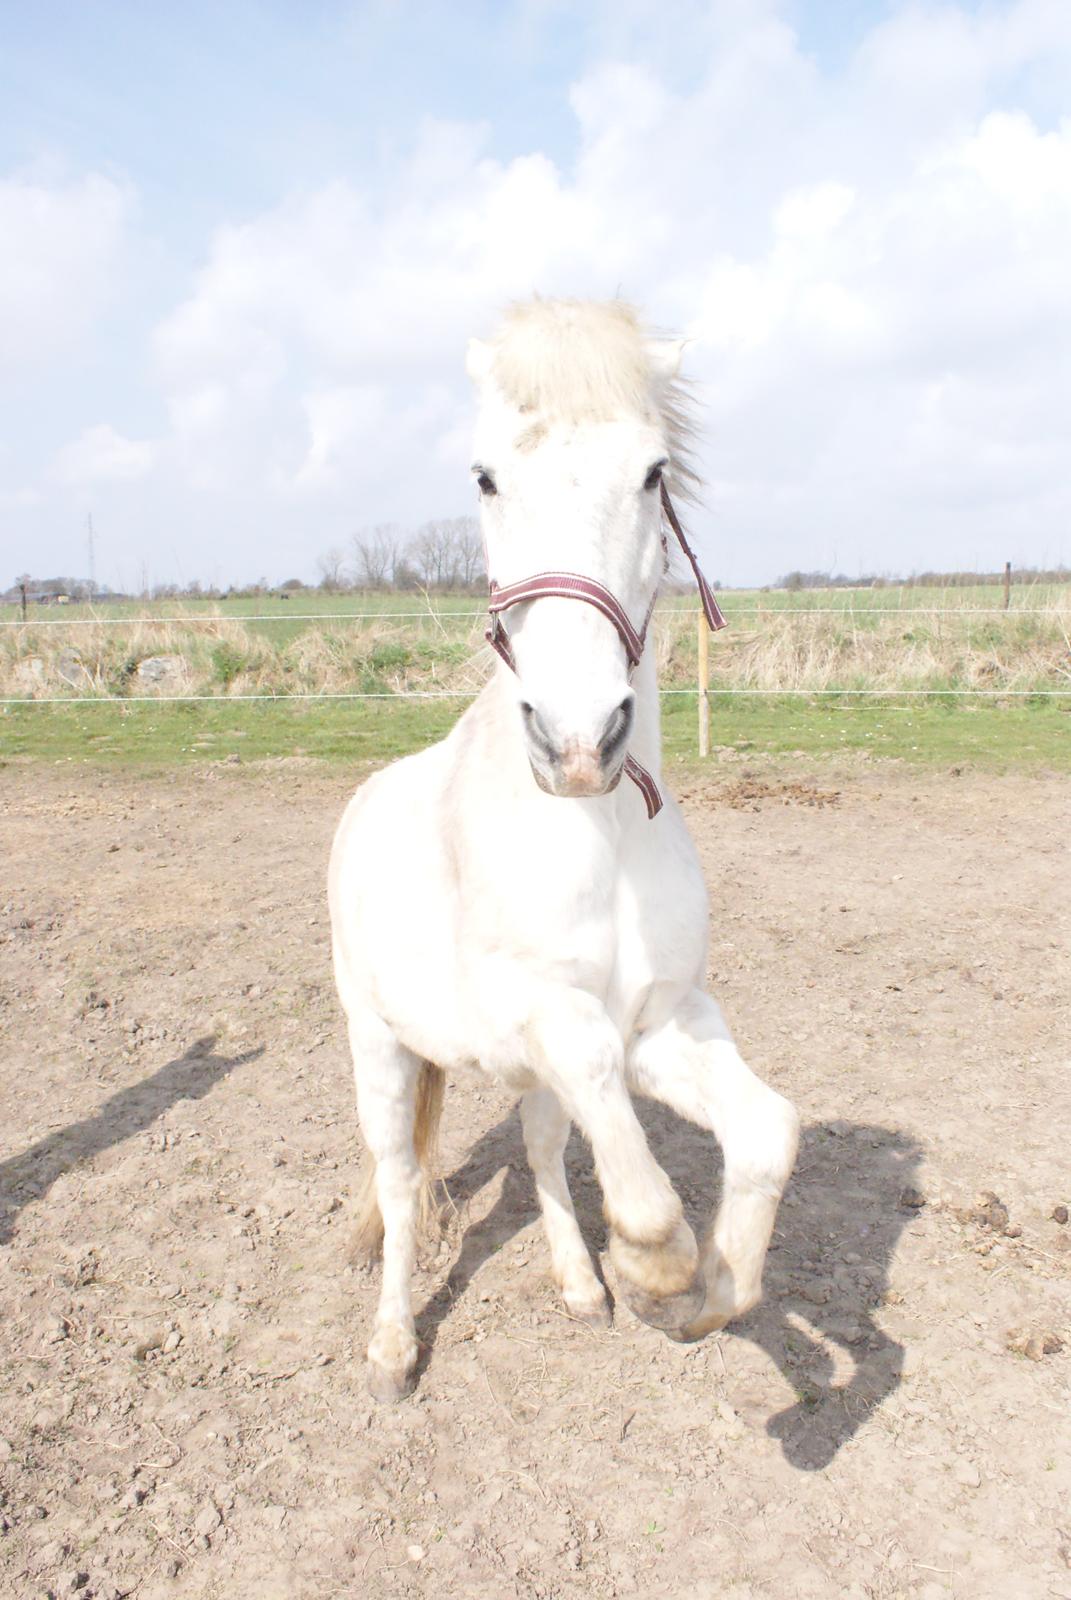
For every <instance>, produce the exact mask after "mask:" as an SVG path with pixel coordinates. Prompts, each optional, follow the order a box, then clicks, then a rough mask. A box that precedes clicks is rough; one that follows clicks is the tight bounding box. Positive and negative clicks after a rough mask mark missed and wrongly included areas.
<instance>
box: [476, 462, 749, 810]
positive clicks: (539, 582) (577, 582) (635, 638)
mask: <svg viewBox="0 0 1071 1600" xmlns="http://www.w3.org/2000/svg"><path fill="white" fill-rule="evenodd" d="M661 488H662V510H663V511H664V512H665V514H666V520H667V521H668V523H669V525H670V527H671V528H672V529H673V532H674V533H675V534H676V536H677V541H678V543H679V544H680V547H681V549H682V550H683V551H684V554H685V555H686V556H687V558H688V565H689V566H690V567H691V569H692V572H693V574H694V576H695V581H696V585H697V587H698V589H699V598H700V601H701V602H702V606H703V615H704V616H705V617H706V619H707V626H708V627H709V628H710V630H711V632H712V633H716V632H717V630H718V629H719V628H724V627H726V626H727V623H726V621H725V618H724V616H723V615H722V612H721V607H720V606H719V605H718V602H717V600H716V599H715V598H714V591H713V589H712V588H711V587H710V584H709V583H708V582H707V580H706V578H705V577H704V576H703V573H702V572H701V571H700V567H699V563H698V561H697V560H696V558H695V554H694V552H693V550H692V547H691V545H690V544H689V543H688V541H687V539H686V538H685V537H684V529H683V528H682V527H681V525H680V520H679V519H678V517H677V513H676V511H674V509H673V502H672V500H671V499H670V498H669V490H668V489H667V488H666V484H665V479H663V480H662V485H661ZM662 549H663V550H664V551H665V552H666V556H667V561H668V555H669V552H668V549H667V546H666V536H665V533H663V534H662ZM488 586H489V589H490V599H489V600H488V603H487V609H488V611H489V612H490V615H491V623H490V626H489V627H488V629H487V634H486V638H487V642H488V644H489V645H490V646H491V648H492V650H494V651H496V652H497V654H498V655H499V656H500V657H501V658H502V660H503V661H504V662H505V663H506V666H507V667H508V668H509V669H510V671H511V672H516V670H517V663H516V661H515V660H514V657H513V646H512V645H511V644H510V638H509V634H508V633H507V632H506V625H505V623H504V622H503V621H502V613H503V611H508V610H509V608H510V607H511V606H516V605H520V603H521V602H522V601H523V600H543V599H546V598H548V597H549V596H554V597H555V598H556V599H559V600H583V601H585V602H586V603H587V604H588V605H590V606H594V607H595V609H596V610H597V611H601V612H602V614H603V616H604V617H606V618H607V619H608V620H609V621H610V622H612V623H613V625H614V627H615V628H616V629H617V632H618V634H619V636H620V639H621V643H622V644H623V645H624V647H625V655H626V657H627V659H628V664H629V677H630V678H631V677H632V674H633V672H634V671H635V670H636V668H637V667H638V666H639V662H640V657H641V656H642V654H643V647H644V644H645V642H646V639H647V625H648V623H649V622H650V620H651V612H652V611H653V610H654V600H653V599H652V601H651V604H650V606H649V607H648V611H647V615H646V617H645V618H644V621H643V627H642V628H641V629H640V631H639V633H637V632H636V629H635V628H634V627H633V626H632V623H631V622H630V621H629V617H628V613H627V612H626V611H625V608H624V606H623V605H622V604H621V602H620V600H618V598H617V596H616V595H613V594H611V593H610V590H609V589H607V588H606V587H605V585H604V584H601V583H598V582H597V581H596V580H595V579H594V578H585V577H583V576H582V575H581V574H580V573H578V572H538V573H536V575H535V576H534V577H532V578H522V579H521V580H520V582H519V583H508V584H506V585H505V586H504V587H502V588H499V586H498V584H497V583H495V581H494V579H493V578H492V579H490V580H489V585H488ZM623 770H624V771H625V772H626V773H627V774H628V776H629V777H630V778H631V779H632V781H633V783H634V784H635V785H636V787H637V788H638V789H639V791H640V793H641V794H642V795H643V799H644V804H645V805H646V807H647V816H648V819H651V818H653V817H657V815H658V813H659V812H660V811H661V809H662V796H661V795H660V794H659V792H658V785H657V783H655V781H654V779H653V778H652V777H651V774H650V773H649V772H648V771H647V768H646V767H644V766H641V765H640V763H639V762H638V761H637V760H636V758H635V756H631V755H629V756H626V757H625V761H624V768H623Z"/></svg>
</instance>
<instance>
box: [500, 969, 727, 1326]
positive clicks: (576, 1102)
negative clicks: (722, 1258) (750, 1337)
mask: <svg viewBox="0 0 1071 1600" xmlns="http://www.w3.org/2000/svg"><path fill="white" fill-rule="evenodd" d="M526 1031H527V1036H528V1039H529V1041H530V1044H531V1046H533V1047H534V1051H533V1060H532V1063H531V1065H532V1067H533V1070H534V1071H535V1072H536V1074H537V1075H538V1076H539V1077H540V1078H541V1079H542V1081H543V1083H544V1084H545V1085H546V1086H547V1087H548V1088H550V1089H552V1090H553V1091H554V1093H555V1094H556V1095H557V1097H558V1099H559V1100H560V1101H561V1103H562V1105H563V1106H564V1108H565V1110H566V1111H567V1112H568V1113H569V1115H570V1116H571V1117H572V1119H573V1121H574V1122H576V1123H577V1124H578V1126H579V1127H580V1129H581V1131H582V1132H583V1133H584V1134H585V1136H586V1137H587V1139H588V1141H589V1142H590V1144H591V1149H592V1154H593V1156H594V1158H595V1170H596V1173H597V1174H598V1178H599V1182H600V1184H601V1185H602V1192H603V1202H604V1210H605V1214H606V1220H607V1222H608V1223H609V1227H610V1260H611V1261H612V1262H613V1265H614V1270H615V1272H616V1274H617V1281H618V1287H619V1289H620V1291H621V1293H622V1295H623V1297H624V1299H625V1301H626V1302H627V1304H628V1305H629V1306H630V1307H631V1309H632V1310H633V1311H634V1312H635V1314H636V1315H637V1316H638V1317H639V1318H640V1319H641V1320H642V1321H644V1322H648V1323H650V1324H651V1325H652V1326H653V1327H656V1328H661V1329H663V1330H664V1331H667V1332H671V1331H676V1330H679V1329H680V1328H682V1327H684V1326H687V1325H690V1324H691V1323H692V1322H693V1321H694V1320H695V1318H696V1316H697V1315H698V1314H699V1312H700V1310H701V1308H702V1306H703V1305H704V1302H705V1297H706V1288H705V1284H704V1282H703V1274H702V1270H701V1268H700V1265H699V1252H698V1248H697V1246H696V1242H695V1237H694V1235H693V1233H692V1230H691V1229H690V1228H689V1226H688V1224H687V1222H686V1221H685V1220H684V1213H683V1210H682V1208H681V1203H680V1200H679V1198H678V1196H677V1195H676V1193H675V1192H674V1189H673V1185H672V1184H671V1183H670V1181H669V1179H668V1178H667V1177H666V1174H665V1173H664V1172H663V1171H662V1168H661V1167H660V1166H659V1165H658V1163H657V1161H656V1160H655V1159H654V1157H653V1156H652V1154H651V1152H650V1150H649V1148H648V1145H647V1139H646V1136H645V1135H644V1132H643V1128H642V1127H641V1125H640V1122H639V1119H638V1117H637V1116H636V1112H635V1109H634V1107H633V1104H632V1099H631V1096H630V1095H629V1092H628V1088H627V1086H626V1083H625V1068H624V1047H623V1045H622V1042H621V1036H620V1034H619V1032H618V1031H617V1029H616V1028H615V1027H614V1025H613V1023H612V1022H611V1021H610V1018H609V1017H608V1016H607V1014H606V1011H605V1009H604V1008H603V1007H602V1006H601V1005H600V1004H599V1002H598V1001H597V1000H596V999H595V998H594V997H593V996H591V995H589V994H586V993H584V992H583V991H581V990H576V989H567V990H562V989H559V988H557V987H556V986H553V985H551V986H548V987H547V989H546V990H545V991H544V992H543V993H542V994H541V995H540V996H539V997H538V1000H537V1003H536V1005H535V1007H534V1008H533V1010H531V1011H530V1012H529V1019H528V1027H527V1030H526Z"/></svg>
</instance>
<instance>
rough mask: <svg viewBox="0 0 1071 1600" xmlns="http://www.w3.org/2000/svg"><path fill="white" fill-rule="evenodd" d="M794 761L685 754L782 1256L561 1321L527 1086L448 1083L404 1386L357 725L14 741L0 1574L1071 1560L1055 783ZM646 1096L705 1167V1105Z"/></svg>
mask: <svg viewBox="0 0 1071 1600" xmlns="http://www.w3.org/2000/svg"><path fill="white" fill-rule="evenodd" d="M796 765H797V768H799V771H796V770H793V774H792V776H791V777H789V767H788V766H783V767H781V768H780V769H766V768H763V769H761V770H756V771H754V772H748V771H746V770H745V769H744V768H743V767H742V766H741V764H740V763H739V762H737V763H736V764H732V763H730V764H725V763H722V764H721V765H719V766H717V767H715V768H714V769H713V770H712V772H711V776H710V778H709V779H703V780H702V781H699V780H695V779H693V780H691V781H690V782H689V783H688V784H687V785H686V786H685V787H686V790H687V793H686V796H685V803H686V806H687V809H688V812H689V816H690V819H691V823H692V825H693V827H694V829H695V831H696V834H697V836H698V838H699V839H700V841H701V844H702V849H703V854H704V859H705V864H706V868H707V872H708V875H709V881H710V883H711V886H712V889H713V914H712V924H711V933H712V942H711V982H712V987H713V988H714V990H715V992H716V993H717V994H718V995H719V996H720V998H721V999H722V1001H723V1003H724V1005H725V1007H726V1009H727V1012H728V1014H729V1016H730V1017H731V1019H732V1021H733V1023H734V1026H735V1027H736V1029H737V1032H738V1037H739V1039H740V1041H741V1043H742V1045H743V1047H744V1048H745V1049H746V1051H747V1053H748V1054H749V1056H750V1058H751V1059H752V1060H753V1061H754V1062H755V1064H756V1065H757V1066H758V1067H759V1068H760V1070H762V1071H763V1073H764V1074H765V1075H766V1076H767V1077H768V1078H769V1079H770V1081H772V1082H773V1083H775V1084H776V1085H777V1086H778V1087H779V1088H780V1089H782V1090H783V1091H785V1092H786V1093H787V1094H789V1095H791V1096H792V1098H793V1099H794V1100H795V1101H796V1102H797V1104H798V1105H799V1106H800V1108H801V1110H802V1112H803V1115H804V1119H805V1123H806V1133H805V1138H804V1143H803V1148H802V1153H801V1159H800V1163H799V1168H798V1171H797V1173H796V1176H795V1179H794V1181H793V1184H792V1186H791V1189H790V1191H789V1193H788V1196H787V1198H786V1202H785V1205H784V1207H783V1209H782V1213H781V1219H780V1226H779V1230H778V1235H777V1237H776V1239H775V1249H774V1251H773V1253H772V1254H771V1257H770V1262H769V1267H768V1271H767V1279H766V1284H767V1296H766V1300H765V1303H764V1304H763V1306H762V1307H761V1308H760V1309H759V1310H758V1311H757V1312H754V1313H752V1314H751V1315H750V1316H749V1317H748V1318H746V1319H745V1320H744V1321H742V1322H741V1323H740V1324H739V1325H737V1326H735V1327H733V1328H732V1329H731V1330H729V1331H727V1332H726V1333H724V1334H723V1335H721V1336H720V1337H717V1338H711V1339H708V1340H707V1341H705V1342H704V1343H702V1344H699V1345H696V1346H693V1347H679V1346H677V1345H675V1344H672V1343H670V1342H669V1341H667V1340H666V1339H664V1338H662V1337H661V1336H660V1335H658V1334H657V1333H655V1332H654V1331H652V1330H650V1329H648V1328H646V1327H643V1326H641V1325H640V1324H638V1323H637V1322H636V1321H635V1320H634V1319H633V1318H632V1317H631V1316H630V1315H629V1314H628V1312H627V1311H626V1310H625V1309H624V1308H623V1307H622V1308H619V1309H618V1313H617V1320H616V1326H615V1327H614V1329H613V1331H612V1332H609V1333H605V1334H600V1333H594V1332H592V1331H591V1330H589V1329H588V1328H586V1327H584V1326H581V1325H579V1324H577V1323H574V1322H572V1321H571V1320H570V1319H569V1318H568V1317H567V1316H566V1315H565V1314H564V1313H563V1311H562V1310H561V1308H560V1307H559V1305H558V1302H557V1299H556V1296H555V1293H554V1291H553V1288H552V1287H551V1285H550V1283H549V1281H548V1278H547V1272H546V1269H547V1251H546V1246H545V1244H544V1241H543V1237H542V1232H541V1228H540V1224H539V1221H538V1217H537V1214H536V1207H535V1201H534V1196H533V1191H532V1185H531V1182H530V1180H529V1177H528V1174H527V1169H526V1167H525V1165H524V1160H523V1154H522V1150H521V1141H520V1134H519V1129H518V1124H517V1117H516V1114H515V1112H514V1110H513V1109H512V1107H511V1105H510V1103H509V1102H508V1100H507V1099H505V1098H504V1097H502V1096H500V1095H499V1094H497V1093H495V1092H492V1091H491V1090H489V1089H488V1088H487V1087H485V1086H483V1085H481V1084H479V1083H475V1082H472V1081H466V1082H464V1083H458V1084H452V1085H451V1086H450V1092H449V1094H448V1100H447V1109H446V1118H445V1129H444V1162H445V1165H444V1171H445V1173H446V1174H447V1176H448V1182H449V1188H450V1191H451V1194H452V1195H453V1198H454V1201H455V1203H456V1206H457V1208H458V1209H457V1214H456V1217H455V1219H454V1220H453V1222H452V1223H451V1226H450V1228H449V1231H448V1232H447V1234H446V1236H445V1239H444V1242H443V1245H442V1248H441V1249H440V1250H439V1252H438V1254H437V1255H433V1256H432V1258H431V1259H429V1260H428V1261H427V1263H426V1265H425V1267H424V1269H423V1270H422V1272H421V1274H420V1278H419V1283H418V1296H417V1299H418V1304H419V1306H420V1307H421V1310H420V1313H419V1324H418V1325H419V1329H420V1332H421V1336H422V1339H423V1340H424V1343H425V1345H426V1349H427V1360H426V1366H425V1370H424V1373H423V1376H422V1379H421V1383H420V1386H419V1390H418V1392H417V1394H416V1396H415V1397H414V1399H413V1400H411V1401H409V1402H408V1403H406V1404H404V1405H402V1406H400V1407H398V1408H395V1409H391V1410H382V1409H379V1408H377V1407H374V1406H373V1404H372V1402H371V1401H370V1399H369V1398H368V1397H367V1394H366V1390H365V1379H364V1370H363V1348H364V1343H365V1340H366V1337H367V1330H368V1327H369V1322H370V1317H371V1314H372V1309H373V1306H374V1301H375V1295H376V1283H375V1279H374V1278H369V1277H367V1276H364V1275H362V1274H361V1273H360V1272H358V1271H356V1270H354V1269H353V1268H350V1267H348V1266H347V1264H346V1253H345V1246H346V1236H347V1216H348V1210H349V1207H350V1204H351V1196H352V1195H353V1194H354V1193H355V1191H356V1189H357V1186H358V1177H359V1168H360V1163H361V1160H362V1156H361V1149H360V1143H359V1139H358V1136H357V1133H356V1126H355V1119H354V1115H353V1109H352V1090H351V1083H350V1078H349V1065H348V1062H347V1059H346V1052H345V1041H344V1036H343V1033H342V1029H341V1027H340V1024H339V1014H338V1011H337V1009H336V1002H335V998H334V993H333V988H332V982H331V976H330V969H329V964H328V927H327V918H326V908H325V904H324V895H323V873H324V866H325V862H326V857H327V850H328V846H329V842H330V837H331V833H332V830H333V828H334V825H335V822H336V820H337V818H338V815H339V813H340V811H341V808H342V805H343V802H344V799H345V797H346V795H347V793H348V790H349V788H350V784H351V780H350V778H349V777H348V775H347V773H346V772H345V771H343V770H340V769H326V768H320V767H316V766H312V765H309V764H303V763H301V762H286V763H278V764H264V765H260V766H237V767H236V766H227V765H221V766H213V767H207V768H203V769H200V770H197V771H187V772H184V773H182V774H181V775H175V776H174V777H172V778H169V779H167V780H163V779H160V780H147V779H145V778H138V777H128V776H121V775H119V776H102V775H99V774H96V773H90V774H88V775H87V774H84V773H83V772H81V771H77V770H75V769H72V768H40V767H36V766H19V765H9V766H7V767H6V768H5V769H4V770H2V771H0V818H2V822H0V828H2V835H3V840H4V851H3V875H4V881H3V886H2V889H0V912H2V915H0V941H2V942H0V1030H2V1032H0V1038H2V1054H0V1107H2V1115H3V1120H2V1150H0V1204H2V1209H0V1241H2V1242H0V1317H2V1370H0V1484H2V1490H0V1528H2V1530H3V1532H2V1534H0V1592H2V1593H3V1595H4V1596H7V1595H11V1596H13V1597H22V1596H33V1597H44V1596H46V1595H54V1596H61V1595H68V1594H80V1595H82V1596H84V1597H90V1596H95V1597H99V1600H112V1597H116V1596H121V1595H135V1594H136V1595H138V1596H139V1597H141V1600H157V1597H162V1596H169V1597H170V1596H182V1597H187V1596H189V1597H195V1600H208V1597H217V1596H218V1597H223V1596H226V1597H228V1600H245V1597H256V1600H275V1597H282V1596H286V1597H299V1600H305V1597H309V1600H313V1597H315V1600H328V1597H331V1596H369V1597H379V1596H391V1597H394V1596H410V1595H413V1596H415V1595H420V1596H435V1597H440V1596H462V1595H487V1596H524V1597H529V1596H536V1597H543V1596H546V1597H557V1596H572V1595H576V1596H589V1595H590V1596H598V1597H602V1596H614V1595H640V1596H645V1597H646V1596H658V1597H672V1600H685V1597H688V1600H699V1597H715V1596H717V1597H721V1596H733V1597H747V1596H770V1597H776V1600H784V1597H788V1596H821V1597H828V1596H831V1595H836V1596H848V1597H862V1596H873V1597H882V1600H884V1597H888V1600H893V1597H896V1596H912V1597H914V1596H919V1597H925V1600H933V1597H937V1596H945V1595H955V1596H960V1597H964V1600H968V1597H969V1600H985V1597H990V1596H992V1597H997V1596H1000V1597H1002V1600H1004V1597H1009V1596H1013V1597H1016V1600H1032V1597H1034V1596H1037V1597H1039V1600H1040V1597H1046V1600H1047V1597H1050V1596H1056V1597H1060V1596H1065V1597H1071V1507H1069V1494H1068V1491H1069V1489H1071V1447H1069V1446H1071V1439H1069V1433H1071V1405H1069V1395H1071V1296H1069V1293H1068V1282H1069V1275H1071V1251H1069V1249H1068V1245H1069V1239H1071V1225H1068V1224H1061V1223H1060V1222H1059V1221H1058V1220H1056V1219H1054V1217H1053V1211H1054V1208H1058V1207H1059V1206H1060V1205H1061V1204H1071V1192H1069V1191H1071V1175H1069V1162H1068V1151H1069V1145H1071V1139H1069V1135H1071V1116H1069V1110H1071V1096H1069V1092H1068V1078H1067V1059H1066V1058H1067V1043H1068V1039H1069V1037H1071V1029H1069V1015H1068V1012H1069V997H1071V976H1069V955H1068V953H1069V947H1071V946H1069V937H1068V935H1069V928H1068V903H1069V899H1071V896H1069V894H1068V890H1069V887H1071V877H1069V874H1068V860H1067V843H1068V839H1069V836H1071V828H1069V820H1071V815H1069V813H1071V807H1069V805H1068V793H1067V785H1066V782H1062V781H1060V780H1058V779H1055V778H1038V779H1031V780H1027V779H1023V778H987V777H984V776H982V775H979V774H977V773H972V772H970V771H966V772H961V773H959V774H954V773H946V774H942V775H941V776H939V777H925V778H924V777H920V776H917V775H912V774H911V773H908V772H905V771H899V770H897V769H895V768H886V769H878V768H877V767H874V768H871V769H869V770H868V769H866V768H857V769H856V770H855V771H854V772H853V773H849V772H842V773H840V774H839V775H836V776H835V775H833V773H832V769H829V768H826V769H819V768H815V769H808V772H807V774H806V775H801V773H802V764H800V763H797V764H796ZM644 1114H645V1118H646V1121H647V1125H648V1127H649V1129H650V1136H651V1140H652V1142H653V1144H654V1146H655V1148H656V1149H657V1151H658V1152H659V1154H660V1157H661V1159H662V1160H663V1162H664V1164H665V1165H666V1167H667V1169H668V1170H669V1171H670V1173H671V1174H672V1176H673V1178H674V1180H675V1181H676V1183H677V1184H678V1186H679V1188H680V1191H681V1193H682V1195H683V1197H684V1199H685V1203H686V1206H687V1207H688V1208H689V1210H690V1212H691V1213H692V1214H693V1215H701V1214H703V1213H705V1212H706V1211H707V1210H708V1209H709V1207H710V1205H711V1200H712V1196H713V1195H714V1194H715V1193H716V1190H717V1184H718V1160H717V1155H716V1152H715V1150H714V1148H713V1146H712V1144H711V1142H710V1140H709V1139H708V1138H707V1137H706V1136H705V1135H703V1134H701V1133H700V1132H699V1131H698V1130H696V1129H693V1128H691V1127H689V1126H687V1125H685V1124H683V1123H680V1122H678V1121H676V1120H675V1119H674V1118H673V1117H672V1116H670V1115H669V1114H668V1113H665V1112H663V1111H662V1110H660V1109H654V1108H651V1109H650V1110H649V1111H645V1113H644ZM570 1164H571V1171H572V1176H573V1181H574V1189H575V1193H576V1195H577V1200H578V1207H579V1209H580V1211H581V1216H582V1222H583V1226H584V1228H585V1231H586V1233H587V1236H588V1238H589V1239H590V1240H591V1242H592V1244H593V1246H594V1247H595V1248H596V1249H599V1248H600V1247H601V1245H602V1242H603V1239H602V1224H601V1221H600V1214H599V1196H598V1191H597V1189H596V1186H595V1184H594V1181H593V1178H592V1173H591V1167H590V1162H589V1159H588V1156H587V1153H586V1151H585V1149H584V1148H583V1147H582V1146H581V1145H580V1143H579V1142H578V1141H575V1140H574V1142H573V1144H572V1145H571V1147H570ZM979 1191H990V1192H992V1194H994V1195H996V1196H998V1197H999V1201H1000V1204H999V1205H998V1204H996V1203H995V1202H994V1201H993V1200H991V1199H985V1198H983V1199H982V1200H981V1201H980V1202H979V1201H976V1196H977V1195H978V1192H979ZM920 1202H922V1203H920ZM1058 1214H1059V1213H1058ZM1064 1214H1065V1213H1064ZM611 1287H612V1280H611ZM1028 1341H1032V1342H1029V1343H1028ZM1061 1341H1064V1348H1063V1349H1059V1348H1057V1346H1058V1345H1059V1344H1060V1342H1061Z"/></svg>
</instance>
